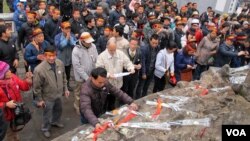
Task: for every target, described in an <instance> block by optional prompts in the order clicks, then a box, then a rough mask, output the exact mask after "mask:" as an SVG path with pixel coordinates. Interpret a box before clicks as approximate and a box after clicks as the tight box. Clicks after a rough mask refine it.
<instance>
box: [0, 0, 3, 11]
mask: <svg viewBox="0 0 250 141" xmlns="http://www.w3.org/2000/svg"><path fill="white" fill-rule="evenodd" d="M0 13H3V0H0Z"/></svg>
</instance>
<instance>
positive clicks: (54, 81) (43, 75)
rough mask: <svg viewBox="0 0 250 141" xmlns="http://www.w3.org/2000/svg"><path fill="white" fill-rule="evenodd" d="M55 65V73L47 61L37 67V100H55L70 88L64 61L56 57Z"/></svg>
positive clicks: (35, 82)
mask: <svg viewBox="0 0 250 141" xmlns="http://www.w3.org/2000/svg"><path fill="white" fill-rule="evenodd" d="M55 65H56V66H55V73H54V71H53V69H52V67H51V65H50V64H49V63H48V62H47V61H43V62H42V63H40V64H39V65H38V66H37V67H36V68H35V71H34V77H33V93H34V96H35V98H36V100H38V101H41V100H44V101H46V100H54V99H56V98H59V97H61V96H62V95H63V94H64V92H65V91H67V90H68V88H67V79H66V74H65V70H64V64H63V62H62V61H60V60H59V59H56V61H55Z"/></svg>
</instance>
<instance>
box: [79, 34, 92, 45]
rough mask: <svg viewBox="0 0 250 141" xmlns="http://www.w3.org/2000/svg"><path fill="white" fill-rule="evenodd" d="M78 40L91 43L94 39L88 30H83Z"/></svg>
mask: <svg viewBox="0 0 250 141" xmlns="http://www.w3.org/2000/svg"><path fill="white" fill-rule="evenodd" d="M80 40H81V41H84V42H86V43H92V42H94V41H95V40H94V39H93V38H92V36H91V35H90V34H89V33H88V32H83V33H82V34H81V36H80Z"/></svg>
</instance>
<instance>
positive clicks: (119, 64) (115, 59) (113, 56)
mask: <svg viewBox="0 0 250 141" xmlns="http://www.w3.org/2000/svg"><path fill="white" fill-rule="evenodd" d="M116 48H117V46H116V40H115V39H114V38H111V39H110V40H109V41H108V43H107V49H106V50H105V51H104V52H102V53H101V54H100V55H99V56H98V58H97V62H96V67H103V68H105V69H106V70H107V72H108V80H109V82H110V83H111V84H112V85H114V86H115V87H116V88H118V89H120V88H121V87H122V84H123V79H122V77H119V78H116V77H115V74H118V73H122V72H123V68H124V69H126V70H128V72H130V73H131V74H133V73H135V70H134V65H133V63H132V62H131V61H130V60H129V58H128V57H127V56H126V55H125V54H124V53H123V52H122V51H120V50H117V49H116ZM114 103H115V98H114V97H112V98H109V97H108V110H112V109H113V108H114Z"/></svg>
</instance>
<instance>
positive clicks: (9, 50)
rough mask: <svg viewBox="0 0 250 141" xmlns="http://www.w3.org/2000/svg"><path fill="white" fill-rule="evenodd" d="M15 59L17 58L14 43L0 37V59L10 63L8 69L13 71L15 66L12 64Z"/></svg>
mask: <svg viewBox="0 0 250 141" xmlns="http://www.w3.org/2000/svg"><path fill="white" fill-rule="evenodd" d="M15 59H19V57H18V54H17V51H16V45H15V43H14V42H8V41H4V40H2V39H0V60H1V61H4V62H6V63H7V64H9V65H10V70H11V72H13V73H15V72H16V68H15V67H14V66H13V62H14V60H15Z"/></svg>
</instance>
